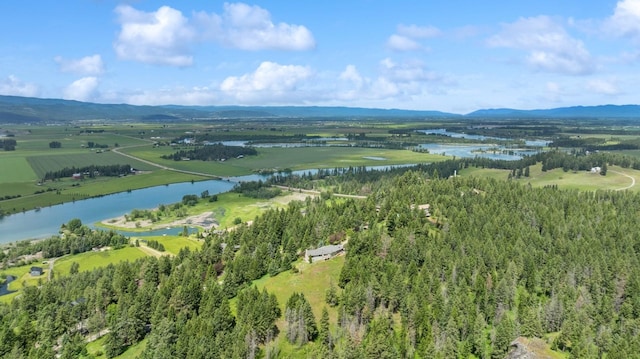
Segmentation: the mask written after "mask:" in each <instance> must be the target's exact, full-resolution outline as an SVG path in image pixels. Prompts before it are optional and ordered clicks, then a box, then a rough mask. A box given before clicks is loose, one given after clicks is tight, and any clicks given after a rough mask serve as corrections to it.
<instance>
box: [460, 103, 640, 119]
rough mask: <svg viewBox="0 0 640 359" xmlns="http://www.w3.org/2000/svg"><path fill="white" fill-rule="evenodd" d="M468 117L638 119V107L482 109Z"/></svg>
mask: <svg viewBox="0 0 640 359" xmlns="http://www.w3.org/2000/svg"><path fill="white" fill-rule="evenodd" d="M466 116H468V117H474V118H477V117H513V118H544V117H549V118H570V117H573V118H638V119H640V106H639V105H600V106H572V107H559V108H552V109H540V110H517V109H511V108H498V109H484V110H478V111H474V112H471V113H469V114H467V115H466Z"/></svg>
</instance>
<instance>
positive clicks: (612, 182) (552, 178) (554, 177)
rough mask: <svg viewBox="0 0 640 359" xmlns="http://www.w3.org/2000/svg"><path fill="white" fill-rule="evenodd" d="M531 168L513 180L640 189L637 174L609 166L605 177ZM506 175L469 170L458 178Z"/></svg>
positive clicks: (542, 184)
mask: <svg viewBox="0 0 640 359" xmlns="http://www.w3.org/2000/svg"><path fill="white" fill-rule="evenodd" d="M530 169H531V171H530V176H529V177H521V178H520V179H514V181H519V182H521V183H525V184H531V186H534V187H545V186H553V185H556V186H558V188H561V189H571V190H580V191H596V190H630V191H638V190H640V171H637V170H634V169H630V168H622V167H619V166H609V170H608V171H607V175H606V176H602V175H600V174H598V173H590V172H587V171H577V172H574V171H568V172H564V171H563V170H562V169H561V168H556V169H553V170H551V171H546V172H543V171H542V165H541V164H538V165H536V166H531V167H530ZM509 172H510V171H508V170H499V169H490V168H472V167H469V168H466V169H464V170H462V171H460V175H461V176H477V177H491V178H495V179H499V180H500V179H502V180H507V178H508V176H509Z"/></svg>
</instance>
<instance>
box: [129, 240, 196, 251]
mask: <svg viewBox="0 0 640 359" xmlns="http://www.w3.org/2000/svg"><path fill="white" fill-rule="evenodd" d="M136 239H138V240H140V241H143V240H146V241H158V242H159V243H161V244H162V245H163V246H164V249H165V251H166V252H167V253H171V254H174V255H177V254H178V253H179V252H180V250H181V249H182V248H185V247H186V248H189V249H190V250H191V251H195V250H199V249H200V248H202V245H203V244H204V242H203V241H199V240H197V239H194V238H191V237H182V236H148V237H135V238H134V237H132V238H131V240H132V241H135V240H136Z"/></svg>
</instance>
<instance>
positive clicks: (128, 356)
mask: <svg viewBox="0 0 640 359" xmlns="http://www.w3.org/2000/svg"><path fill="white" fill-rule="evenodd" d="M105 340H106V336H105V337H102V338H100V339H98V340H95V341H92V342H91V343H87V353H89V354H90V355H92V356H93V357H97V358H106V356H105V354H104V352H105V351H104V342H105ZM146 347H147V339H146V338H145V339H142V341H140V342H139V343H137V344H135V345H132V346H131V347H129V349H127V350H126V351H125V352H124V353H122V354H120V355H118V356H117V357H115V359H134V358H138V357H140V355H141V354H142V352H143V351H144V349H145V348H146ZM100 353H102V354H100Z"/></svg>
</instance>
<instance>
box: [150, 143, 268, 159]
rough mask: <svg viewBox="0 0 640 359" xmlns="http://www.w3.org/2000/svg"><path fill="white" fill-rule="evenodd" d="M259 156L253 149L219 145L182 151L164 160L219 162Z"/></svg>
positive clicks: (166, 156)
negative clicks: (239, 157) (186, 159)
mask: <svg viewBox="0 0 640 359" xmlns="http://www.w3.org/2000/svg"><path fill="white" fill-rule="evenodd" d="M257 154H258V151H256V149H255V148H252V147H241V146H225V145H223V144H220V143H217V144H213V145H208V146H202V147H197V148H194V149H190V150H180V151H177V152H175V153H174V154H172V155H164V156H162V158H164V159H167V160H174V161H180V160H182V159H183V158H188V159H190V160H200V161H218V160H223V159H228V158H233V157H238V156H255V155H257Z"/></svg>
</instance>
